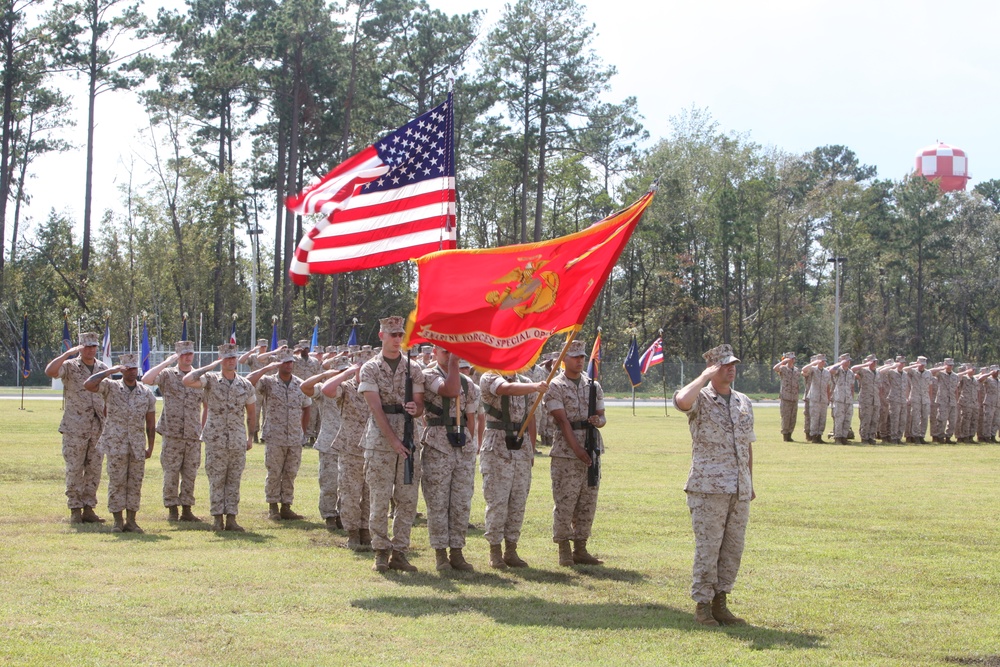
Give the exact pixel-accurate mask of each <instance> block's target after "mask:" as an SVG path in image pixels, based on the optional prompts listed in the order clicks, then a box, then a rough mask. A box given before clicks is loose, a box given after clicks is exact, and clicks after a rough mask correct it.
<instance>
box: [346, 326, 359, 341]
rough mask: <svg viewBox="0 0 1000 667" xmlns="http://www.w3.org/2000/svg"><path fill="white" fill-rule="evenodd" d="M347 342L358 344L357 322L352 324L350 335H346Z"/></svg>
mask: <svg viewBox="0 0 1000 667" xmlns="http://www.w3.org/2000/svg"><path fill="white" fill-rule="evenodd" d="M347 344H348V345H357V344H358V325H357V324H355V325H354V326H352V327H351V335H350V336H348V337H347Z"/></svg>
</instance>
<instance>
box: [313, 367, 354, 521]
mask: <svg viewBox="0 0 1000 667" xmlns="http://www.w3.org/2000/svg"><path fill="white" fill-rule="evenodd" d="M335 366H336V367H335V368H333V369H330V370H325V371H323V372H322V373H317V374H316V375H313V376H311V377H309V378H306V379H305V380H304V381H303V382H302V393H303V394H305V395H306V396H308V397H309V398H310V399H312V411H318V412H322V413H323V416H322V418H321V419H320V428H319V434H318V435H317V436H316V443H315V445H314V446H313V448H314V449H315V450H316V453H317V454H318V455H319V473H318V479H319V514H320V516H321V517H323V521H324V522H326V527H327V528H328V529H329V530H335V529H337V528H343V524H342V523H341V520H340V510H339V509H338V507H337V499H338V492H337V482H338V478H339V474H340V473H339V472H338V468H337V459H338V458H339V457H338V454H337V450H335V449H334V448H333V440H334V438H336V437H337V431H338V430H340V406H339V405H338V404H337V401H335V400H333V399H328V398H327V397H326V396H325V395H324V394H323V391H322V389H323V383H324V382H326V381H327V380H329V379H331V378H333V377H334V376H335V375H338V374H339V373H342V372H343V371H344V370H346V368H347V360H346V358H345V359H342V360H338V362H337V363H336V364H335Z"/></svg>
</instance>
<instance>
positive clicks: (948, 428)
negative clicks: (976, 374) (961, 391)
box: [931, 357, 959, 443]
mask: <svg viewBox="0 0 1000 667" xmlns="http://www.w3.org/2000/svg"><path fill="white" fill-rule="evenodd" d="M954 367H955V360H954V359H952V358H950V357H949V358H947V359H945V360H944V361H943V362H942V363H941V365H939V366H936V367H934V368H932V369H931V374H932V375H934V377H935V378H937V391H935V393H934V402H935V403H936V404H937V415H938V419H937V437H936V438H935V440H934V441H935V442H941V443H946V442H952V440H951V436H952V435H954V434H955V426H956V423H957V422H958V382H959V378H958V374H957V373H955V372H954V370H953V369H954Z"/></svg>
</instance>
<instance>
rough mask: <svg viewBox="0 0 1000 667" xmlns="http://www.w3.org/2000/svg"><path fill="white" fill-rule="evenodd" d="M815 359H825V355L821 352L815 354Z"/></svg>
mask: <svg viewBox="0 0 1000 667" xmlns="http://www.w3.org/2000/svg"><path fill="white" fill-rule="evenodd" d="M816 361H826V355H825V354H822V353H820V354H817V355H816Z"/></svg>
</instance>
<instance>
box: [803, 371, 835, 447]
mask: <svg viewBox="0 0 1000 667" xmlns="http://www.w3.org/2000/svg"><path fill="white" fill-rule="evenodd" d="M802 375H804V376H806V377H807V378H808V387H809V388H808V389H807V390H806V395H807V396H808V397H809V442H817V443H819V442H823V432H824V431H825V430H826V413H827V409H826V406H827V405H829V403H830V396H831V391H830V371H828V370H827V369H826V355H825V354H817V355H816V360H815V361H811V362H809V363H808V364H807V365H806V366H805V367H803V368H802Z"/></svg>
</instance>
